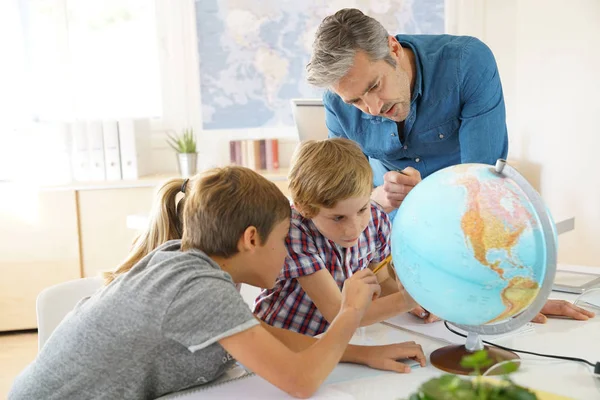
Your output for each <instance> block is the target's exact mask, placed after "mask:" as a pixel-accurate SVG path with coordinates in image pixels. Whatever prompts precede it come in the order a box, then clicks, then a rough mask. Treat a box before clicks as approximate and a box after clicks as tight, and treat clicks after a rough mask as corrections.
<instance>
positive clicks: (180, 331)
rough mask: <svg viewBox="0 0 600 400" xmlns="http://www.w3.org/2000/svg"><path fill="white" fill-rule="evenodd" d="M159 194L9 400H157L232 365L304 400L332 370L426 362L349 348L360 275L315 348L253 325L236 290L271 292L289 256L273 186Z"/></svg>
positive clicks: (402, 352)
mask: <svg viewBox="0 0 600 400" xmlns="http://www.w3.org/2000/svg"><path fill="white" fill-rule="evenodd" d="M188 186H189V187H188ZM182 192H183V193H184V197H183V199H182V200H180V201H179V202H178V201H177V197H178V196H179V195H180V193H182ZM157 196H158V198H157V203H156V204H155V206H154V208H153V210H154V211H153V214H152V215H151V218H150V223H149V226H148V229H147V230H146V231H145V232H143V233H142V234H141V235H140V236H139V237H138V238H137V239H136V241H135V242H134V245H133V248H132V250H131V253H130V254H129V256H128V257H127V259H126V260H125V261H124V262H123V263H122V264H121V265H120V266H119V267H118V268H117V269H116V270H115V271H114V272H112V273H111V274H109V275H108V276H107V286H106V287H104V288H103V289H101V290H99V291H98V292H97V293H95V294H94V295H93V296H91V297H90V298H87V299H85V300H82V301H81V302H80V303H79V304H78V305H77V306H76V307H75V309H74V310H73V312H71V313H70V314H69V315H68V316H67V317H65V319H64V320H63V321H62V322H61V324H60V325H59V326H58V327H57V328H56V330H55V331H54V332H53V333H52V335H51V337H50V338H49V340H48V341H47V342H46V344H45V345H44V347H43V348H42V350H41V351H40V353H39V355H38V357H37V358H36V359H35V361H34V362H33V363H32V364H31V365H29V366H28V367H27V368H26V369H25V370H24V371H23V372H22V373H21V375H19V376H18V377H17V379H16V380H15V382H14V385H13V387H12V389H11V392H10V393H9V399H10V400H20V399H27V400H30V399H61V400H63V399H78V400H79V399H144V398H155V397H159V396H162V395H164V394H167V393H170V392H175V391H179V390H183V389H186V388H188V387H190V386H194V385H199V384H203V383H206V382H210V381H212V380H214V379H216V378H217V377H218V376H219V375H221V374H222V373H223V372H224V371H225V370H226V369H227V368H228V366H230V365H231V364H232V363H233V362H234V361H233V358H235V359H236V360H238V361H239V362H240V363H242V364H244V366H245V367H246V368H249V369H250V370H252V371H254V372H256V373H257V374H258V375H260V376H261V377H263V378H264V379H266V380H267V381H269V382H271V383H272V384H273V385H276V386H277V387H279V388H281V389H282V390H284V391H286V392H288V393H290V394H292V395H295V396H300V397H308V396H310V395H312V394H313V393H314V392H315V391H316V390H317V388H318V387H319V385H320V384H321V383H322V382H323V381H324V380H325V378H326V377H327V375H329V373H330V372H331V371H332V370H333V368H334V367H335V366H336V364H337V363H338V362H339V361H340V360H341V361H349V362H354V363H363V364H368V365H370V366H373V367H376V368H380V369H389V370H394V371H398V372H408V371H410V368H409V367H408V366H406V365H404V364H402V363H399V362H396V361H395V360H397V359H403V358H409V357H416V358H418V359H419V360H421V362H422V363H424V360H425V356H424V355H423V351H422V350H421V348H420V346H418V345H416V344H414V343H404V344H396V345H388V346H370V347H366V348H359V347H357V346H354V347H352V346H350V347H349V346H348V342H349V341H350V339H351V338H352V335H353V333H354V331H355V330H356V328H357V327H358V326H359V323H360V320H361V318H362V315H363V314H364V312H365V310H366V309H367V307H368V306H369V304H370V303H371V301H372V299H373V298H374V297H377V295H378V294H379V285H377V278H375V276H374V275H373V273H371V272H370V271H368V270H367V271H360V272H359V273H357V274H355V275H354V276H352V277H351V278H349V279H348V280H346V281H345V283H344V288H343V290H342V304H341V307H340V311H339V313H338V316H337V317H336V319H335V320H334V321H333V322H332V323H331V325H330V327H329V329H328V331H327V332H325V333H324V334H323V336H322V337H321V338H320V339H318V340H317V339H313V338H308V337H305V336H303V335H300V334H297V333H294V332H290V331H284V330H282V329H277V328H274V327H270V326H266V325H264V324H259V322H258V320H256V319H255V318H254V317H253V316H252V314H251V312H250V309H249V307H248V306H247V305H246V304H245V303H244V301H243V299H242V297H241V296H240V294H239V293H238V292H237V290H236V287H235V284H240V283H246V284H249V285H253V286H257V287H272V286H273V285H274V284H275V279H276V278H277V276H278V275H279V273H280V271H281V267H282V266H283V264H284V260H285V257H286V256H287V250H286V247H285V239H286V237H287V234H288V231H289V227H290V213H291V212H290V204H289V201H288V199H287V198H286V197H285V196H284V195H283V194H282V193H281V191H280V190H279V189H278V188H277V186H275V184H273V183H272V182H269V181H267V180H266V179H265V178H264V177H262V176H260V175H259V174H257V173H256V172H254V171H252V170H249V169H247V168H242V167H226V168H222V169H216V170H212V171H208V172H207V173H205V174H204V175H202V176H196V177H193V178H192V179H191V180H189V182H188V180H185V181H184V180H182V179H178V178H175V179H171V180H169V181H167V182H166V183H165V184H163V185H162V186H161V187H160V188H159V189H158V193H157Z"/></svg>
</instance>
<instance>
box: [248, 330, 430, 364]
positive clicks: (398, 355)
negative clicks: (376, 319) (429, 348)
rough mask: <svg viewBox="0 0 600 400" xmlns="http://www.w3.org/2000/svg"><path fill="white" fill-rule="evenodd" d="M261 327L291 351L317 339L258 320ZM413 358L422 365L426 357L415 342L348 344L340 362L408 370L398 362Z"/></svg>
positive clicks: (300, 349) (300, 348) (298, 349)
mask: <svg viewBox="0 0 600 400" xmlns="http://www.w3.org/2000/svg"><path fill="white" fill-rule="evenodd" d="M259 322H260V324H261V325H262V327H263V328H265V329H266V330H267V331H268V332H269V333H270V334H271V335H273V336H275V337H276V338H277V339H279V341H281V342H282V343H283V344H284V345H286V346H287V347H288V348H289V349H290V350H292V351H296V352H298V351H302V350H304V349H307V348H308V347H310V346H311V345H313V344H314V343H315V342H316V341H317V340H318V339H317V338H314V337H312V336H307V335H303V334H301V333H298V332H294V331H290V330H289V329H283V328H276V327H274V326H271V325H269V324H267V323H266V322H264V321H262V320H259ZM409 358H411V359H415V360H417V361H418V362H419V363H420V364H421V366H422V367H424V366H425V362H426V360H427V359H426V357H425V354H424V353H423V349H422V348H421V346H420V345H418V344H416V343H415V342H404V343H395V344H389V345H383V346H356V345H352V344H349V345H348V347H346V351H345V352H344V354H343V355H342V358H341V360H340V362H347V363H354V364H361V365H367V366H369V367H371V368H377V369H383V370H388V371H396V372H410V366H408V365H406V364H404V363H402V362H400V361H399V360H404V359H409Z"/></svg>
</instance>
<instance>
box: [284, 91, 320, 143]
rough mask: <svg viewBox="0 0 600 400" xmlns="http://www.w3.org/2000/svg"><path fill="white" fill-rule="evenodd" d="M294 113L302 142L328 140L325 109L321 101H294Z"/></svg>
mask: <svg viewBox="0 0 600 400" xmlns="http://www.w3.org/2000/svg"><path fill="white" fill-rule="evenodd" d="M292 113H293V115H294V122H295V123H296V129H297V131H298V139H300V141H301V142H304V141H307V140H322V139H327V136H328V131H327V126H326V125H325V107H323V101H322V100H321V99H292Z"/></svg>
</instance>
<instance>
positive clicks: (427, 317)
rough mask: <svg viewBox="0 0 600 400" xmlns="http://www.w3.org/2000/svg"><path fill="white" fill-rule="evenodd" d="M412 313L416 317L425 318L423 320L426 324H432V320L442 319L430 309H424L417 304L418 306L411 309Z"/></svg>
mask: <svg viewBox="0 0 600 400" xmlns="http://www.w3.org/2000/svg"><path fill="white" fill-rule="evenodd" d="M410 313H411V314H412V315H414V316H415V317H418V318H421V319H422V320H423V322H424V323H426V324H430V323H432V322H436V321H439V320H440V319H439V318H438V317H436V316H435V315H433V314H431V313H430V312H429V311H427V310H426V309H424V308H423V307H421V306H417V307H415V308H413V309H412V310H411V311H410Z"/></svg>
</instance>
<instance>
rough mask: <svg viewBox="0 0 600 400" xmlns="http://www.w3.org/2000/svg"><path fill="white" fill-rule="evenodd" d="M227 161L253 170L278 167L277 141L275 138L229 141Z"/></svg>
mask: <svg viewBox="0 0 600 400" xmlns="http://www.w3.org/2000/svg"><path fill="white" fill-rule="evenodd" d="M229 161H230V163H231V164H233V165H239V166H242V167H247V168H251V169H254V170H274V169H278V168H279V141H278V140H277V139H258V140H254V139H247V140H232V141H230V142H229Z"/></svg>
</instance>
